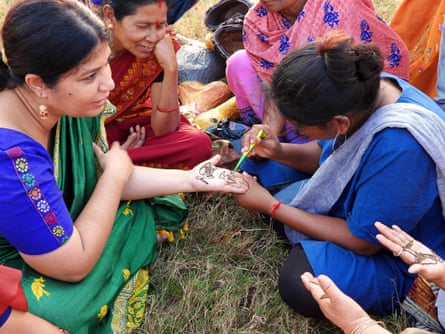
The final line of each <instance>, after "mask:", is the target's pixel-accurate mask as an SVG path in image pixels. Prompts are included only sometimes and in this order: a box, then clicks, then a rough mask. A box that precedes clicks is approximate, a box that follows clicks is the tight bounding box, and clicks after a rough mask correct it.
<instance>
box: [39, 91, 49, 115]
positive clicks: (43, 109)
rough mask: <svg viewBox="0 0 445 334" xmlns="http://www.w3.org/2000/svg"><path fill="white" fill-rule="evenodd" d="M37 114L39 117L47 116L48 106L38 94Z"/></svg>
mask: <svg viewBox="0 0 445 334" xmlns="http://www.w3.org/2000/svg"><path fill="white" fill-rule="evenodd" d="M39 115H40V118H41V119H47V118H48V108H47V107H46V104H45V103H44V102H43V99H42V96H40V105H39Z"/></svg>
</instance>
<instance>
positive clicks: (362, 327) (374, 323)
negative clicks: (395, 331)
mask: <svg viewBox="0 0 445 334" xmlns="http://www.w3.org/2000/svg"><path fill="white" fill-rule="evenodd" d="M372 326H382V327H384V328H386V327H385V325H384V323H383V322H381V321H375V320H373V319H368V320H365V321H363V322H362V323H361V324H360V325H358V326H357V327H355V328H354V330H353V331H352V334H361V333H363V332H364V331H365V330H366V329H368V328H369V327H372Z"/></svg>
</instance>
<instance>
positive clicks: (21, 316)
mask: <svg viewBox="0 0 445 334" xmlns="http://www.w3.org/2000/svg"><path fill="white" fill-rule="evenodd" d="M1 333H15V334H41V333H45V334H63V333H68V332H63V331H61V330H60V329H59V328H58V327H56V326H54V325H53V324H51V323H49V322H48V321H46V320H44V319H42V318H39V317H37V316H35V315H33V314H31V313H29V312H22V311H18V310H14V309H13V310H12V311H11V315H10V316H9V318H8V320H7V321H6V323H5V324H4V325H3V326H2V327H0V334H1Z"/></svg>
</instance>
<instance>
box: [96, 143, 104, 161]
mask: <svg viewBox="0 0 445 334" xmlns="http://www.w3.org/2000/svg"><path fill="white" fill-rule="evenodd" d="M93 152H94V154H95V155H96V157H98V158H99V157H100V156H101V155H104V154H105V153H104V151H102V149H101V148H100V147H99V146H98V145H97V144H96V143H93Z"/></svg>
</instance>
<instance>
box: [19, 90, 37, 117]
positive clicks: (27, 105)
mask: <svg viewBox="0 0 445 334" xmlns="http://www.w3.org/2000/svg"><path fill="white" fill-rule="evenodd" d="M14 93H15V95H17V97H18V99H19V100H20V102H21V103H22V104H23V106H24V107H25V108H26V110H27V111H28V112H29V113H30V114H31V115H33V116H34V115H35V112H34V108H33V107H32V105H31V103H29V101H28V100H27V99H26V98H25V96H24V95H23V92H22V91H21V89H20V88H19V87H16V88H14Z"/></svg>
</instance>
